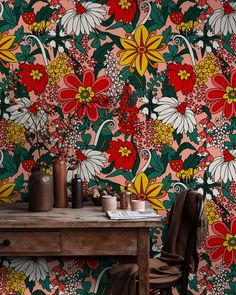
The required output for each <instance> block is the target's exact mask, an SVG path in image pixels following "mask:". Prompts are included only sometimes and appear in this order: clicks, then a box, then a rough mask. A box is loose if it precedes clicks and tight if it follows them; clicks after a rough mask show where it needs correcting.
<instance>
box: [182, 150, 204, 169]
mask: <svg viewBox="0 0 236 295" xmlns="http://www.w3.org/2000/svg"><path fill="white" fill-rule="evenodd" d="M201 159H202V157H200V156H198V155H197V153H194V154H191V155H189V156H188V158H187V159H186V160H185V161H184V166H183V169H184V170H187V169H188V168H196V167H197V165H198V164H199V163H200V161H201Z"/></svg>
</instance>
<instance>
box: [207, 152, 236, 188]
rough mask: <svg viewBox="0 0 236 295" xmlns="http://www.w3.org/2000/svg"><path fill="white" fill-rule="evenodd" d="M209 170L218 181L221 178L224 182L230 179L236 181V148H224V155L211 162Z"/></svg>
mask: <svg viewBox="0 0 236 295" xmlns="http://www.w3.org/2000/svg"><path fill="white" fill-rule="evenodd" d="M209 172H210V173H211V175H212V177H214V179H215V181H216V182H217V181H219V180H220V179H222V181H223V182H224V183H226V182H227V181H228V180H229V181H236V150H232V151H228V150H224V152H223V155H222V156H220V157H217V158H215V159H214V161H213V162H212V163H211V164H210V166H209Z"/></svg>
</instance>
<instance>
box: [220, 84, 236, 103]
mask: <svg viewBox="0 0 236 295" xmlns="http://www.w3.org/2000/svg"><path fill="white" fill-rule="evenodd" d="M225 90H226V93H225V94H224V95H223V98H225V99H227V103H228V104H231V103H233V102H236V87H231V86H227V87H226V89H225Z"/></svg>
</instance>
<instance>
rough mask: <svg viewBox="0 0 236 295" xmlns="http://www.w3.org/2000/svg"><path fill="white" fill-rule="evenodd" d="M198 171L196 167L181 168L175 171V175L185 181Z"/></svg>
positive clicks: (191, 178)
mask: <svg viewBox="0 0 236 295" xmlns="http://www.w3.org/2000/svg"><path fill="white" fill-rule="evenodd" d="M197 173H198V169H196V168H188V169H187V170H184V169H182V170H181V171H180V172H178V173H176V176H177V177H178V178H179V179H180V180H183V181H185V182H188V181H191V180H193V177H194V175H195V174H197Z"/></svg>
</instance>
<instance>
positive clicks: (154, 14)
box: [150, 2, 166, 29]
mask: <svg viewBox="0 0 236 295" xmlns="http://www.w3.org/2000/svg"><path fill="white" fill-rule="evenodd" d="M151 8H152V10H151V15H150V16H151V18H152V19H153V20H154V22H155V23H156V24H157V25H158V27H157V28H158V29H161V28H162V27H164V25H165V23H166V20H165V18H164V16H163V14H162V13H161V9H160V8H158V7H157V5H156V3H153V2H152V3H151Z"/></svg>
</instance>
